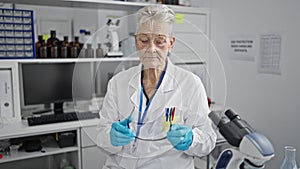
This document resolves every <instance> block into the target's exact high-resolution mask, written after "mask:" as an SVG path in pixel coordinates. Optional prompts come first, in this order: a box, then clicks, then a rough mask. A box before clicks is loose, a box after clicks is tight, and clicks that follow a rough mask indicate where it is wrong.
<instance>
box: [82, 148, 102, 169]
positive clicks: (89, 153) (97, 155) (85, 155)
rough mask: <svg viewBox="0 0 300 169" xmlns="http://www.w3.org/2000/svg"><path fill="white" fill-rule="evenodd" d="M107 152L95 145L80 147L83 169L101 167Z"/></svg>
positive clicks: (100, 168) (98, 168) (97, 168)
mask: <svg viewBox="0 0 300 169" xmlns="http://www.w3.org/2000/svg"><path fill="white" fill-rule="evenodd" d="M106 158H107V153H106V152H105V151H104V150H102V149H101V148H99V147H97V146H92V147H88V148H83V149H82V168H83V169H102V167H103V165H104V163H105V160H106Z"/></svg>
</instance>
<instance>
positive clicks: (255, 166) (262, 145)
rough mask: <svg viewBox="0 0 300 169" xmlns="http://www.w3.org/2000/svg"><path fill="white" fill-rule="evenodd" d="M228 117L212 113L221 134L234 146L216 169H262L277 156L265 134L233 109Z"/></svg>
mask: <svg viewBox="0 0 300 169" xmlns="http://www.w3.org/2000/svg"><path fill="white" fill-rule="evenodd" d="M225 115H226V117H225V116H224V117H220V114H219V113H217V112H214V111H212V112H211V113H210V114H209V117H210V119H211V120H212V121H213V123H214V124H215V125H216V126H217V127H218V128H219V132H220V133H221V134H222V136H223V137H224V138H225V139H226V140H227V142H228V143H229V144H230V145H232V148H228V149H225V150H224V151H223V152H222V153H221V154H220V156H219V158H218V160H217V163H216V167H215V169H261V168H264V166H265V163H266V162H267V161H269V160H271V158H273V157H274V156H275V154H274V148H273V145H272V143H271V142H270V141H269V140H268V139H267V137H265V136H264V135H263V134H261V133H258V132H256V131H255V130H254V129H253V128H252V127H251V126H250V125H249V124H248V123H247V122H246V121H245V120H242V119H241V117H240V116H239V115H238V114H236V113H234V112H233V111H232V110H231V109H228V110H226V111H225Z"/></svg>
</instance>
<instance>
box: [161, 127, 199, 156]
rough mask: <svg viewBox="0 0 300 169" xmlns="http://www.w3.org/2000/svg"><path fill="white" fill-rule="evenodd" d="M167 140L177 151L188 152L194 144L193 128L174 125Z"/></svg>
mask: <svg viewBox="0 0 300 169" xmlns="http://www.w3.org/2000/svg"><path fill="white" fill-rule="evenodd" d="M167 138H168V140H169V141H170V143H171V144H172V145H173V146H174V148H176V149H177V150H181V151H185V150H188V149H189V147H190V145H191V144H192V142H193V132H192V128H191V127H188V126H183V125H180V124H173V125H172V127H171V130H170V131H169V132H168V133H167Z"/></svg>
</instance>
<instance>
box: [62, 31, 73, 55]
mask: <svg viewBox="0 0 300 169" xmlns="http://www.w3.org/2000/svg"><path fill="white" fill-rule="evenodd" d="M70 53H71V45H70V43H69V42H68V36H64V40H63V41H62V42H61V47H60V56H61V58H68V57H70Z"/></svg>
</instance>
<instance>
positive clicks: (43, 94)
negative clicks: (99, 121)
mask: <svg viewBox="0 0 300 169" xmlns="http://www.w3.org/2000/svg"><path fill="white" fill-rule="evenodd" d="M75 67H76V68H75ZM74 72H75V73H74ZM21 73H22V79H21V83H22V91H23V93H22V94H23V104H24V105H25V106H26V105H35V104H48V103H61V104H62V103H63V102H64V101H72V100H74V99H75V100H78V99H80V100H85V99H90V98H92V91H93V90H92V86H93V85H92V79H91V77H92V76H91V67H90V63H75V62H72V63H22V64H21ZM74 91H75V92H74Z"/></svg>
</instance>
